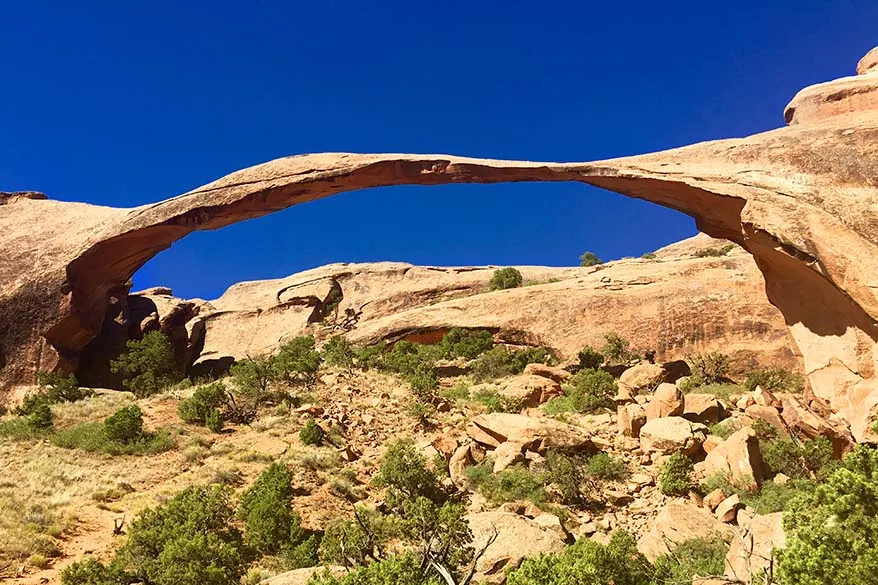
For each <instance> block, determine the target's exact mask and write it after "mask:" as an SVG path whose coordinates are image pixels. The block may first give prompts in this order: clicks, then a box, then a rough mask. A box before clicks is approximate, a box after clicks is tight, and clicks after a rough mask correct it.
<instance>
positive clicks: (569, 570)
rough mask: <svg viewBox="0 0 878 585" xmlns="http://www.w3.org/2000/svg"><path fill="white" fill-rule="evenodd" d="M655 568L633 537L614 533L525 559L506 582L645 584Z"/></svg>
mask: <svg viewBox="0 0 878 585" xmlns="http://www.w3.org/2000/svg"><path fill="white" fill-rule="evenodd" d="M653 573H654V571H653V568H652V565H650V564H649V561H647V560H646V558H645V557H644V556H643V555H642V554H640V553H639V552H637V542H636V541H635V540H634V537H633V536H631V535H630V534H628V533H627V532H624V531H617V532H614V533H613V536H612V537H611V538H610V542H609V544H607V545H602V544H600V543H597V542H595V541H593V540H591V539H588V538H581V539H579V540H578V541H576V543H575V544H572V545H570V546H568V547H565V548H564V549H563V550H562V551H561V552H558V553H554V554H544V555H540V556H537V557H531V558H529V559H525V560H524V561H523V562H522V563H521V566H520V567H519V568H517V569H515V570H513V571H512V572H510V573H509V577H508V578H507V580H506V583H507V585H556V584H559V585H560V584H570V585H573V584H575V585H646V584H648V583H652V582H653Z"/></svg>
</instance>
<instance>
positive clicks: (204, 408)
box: [177, 382, 229, 428]
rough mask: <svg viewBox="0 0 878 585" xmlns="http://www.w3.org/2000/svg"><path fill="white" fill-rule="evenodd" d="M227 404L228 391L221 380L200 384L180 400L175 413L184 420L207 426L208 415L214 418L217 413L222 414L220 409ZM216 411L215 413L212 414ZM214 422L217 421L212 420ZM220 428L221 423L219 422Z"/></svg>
mask: <svg viewBox="0 0 878 585" xmlns="http://www.w3.org/2000/svg"><path fill="white" fill-rule="evenodd" d="M228 405H229V392H228V390H226V386H225V384H224V383H222V382H214V383H213V384H207V385H206V386H201V387H200V388H198V389H197V390H195V393H194V394H192V396H190V397H189V398H186V399H184V400H182V401H181V402H180V404H179V405H178V406H177V413H178V414H179V415H180V418H181V419H183V420H184V421H186V422H188V423H192V424H197V425H204V426H209V425H208V424H207V419H208V417H212V418H214V419H216V416H217V414H219V415H220V417H221V416H222V411H223V409H225V408H226V407H227V406H228ZM214 413H217V414H214ZM213 422H214V424H215V423H216V422H217V421H216V420H214V421H213ZM220 428H222V424H221V423H220Z"/></svg>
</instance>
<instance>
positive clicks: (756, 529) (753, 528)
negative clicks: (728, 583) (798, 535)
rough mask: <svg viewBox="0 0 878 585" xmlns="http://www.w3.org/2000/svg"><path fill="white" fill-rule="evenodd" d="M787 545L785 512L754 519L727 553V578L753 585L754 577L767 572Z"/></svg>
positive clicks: (742, 528) (744, 528) (741, 531)
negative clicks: (779, 551) (784, 526)
mask: <svg viewBox="0 0 878 585" xmlns="http://www.w3.org/2000/svg"><path fill="white" fill-rule="evenodd" d="M785 545H786V537H785V535H784V530H783V513H782V512H775V513H774V514H765V515H756V516H754V517H753V518H752V519H751V520H750V522H749V523H748V524H747V525H746V526H742V527H741V530H740V534H738V536H736V538H734V539H732V544H731V546H730V547H729V552H728V553H727V554H726V562H725V565H726V571H725V574H726V577H729V578H731V579H736V580H738V581H741V582H742V583H750V580H751V577H752V576H754V575H756V574H758V573H759V572H760V571H762V570H764V569H767V568H768V567H769V565H770V564H771V562H772V560H773V559H776V558H777V554H776V552H775V551H777V550H779V549H782V548H783V547H784V546H785Z"/></svg>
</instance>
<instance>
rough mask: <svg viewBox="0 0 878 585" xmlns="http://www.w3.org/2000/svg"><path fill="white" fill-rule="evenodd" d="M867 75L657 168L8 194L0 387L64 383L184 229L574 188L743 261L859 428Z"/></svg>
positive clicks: (877, 168) (866, 294)
mask: <svg viewBox="0 0 878 585" xmlns="http://www.w3.org/2000/svg"><path fill="white" fill-rule="evenodd" d="M860 70H861V73H862V74H861V75H859V76H857V77H847V78H842V79H839V80H836V81H833V82H831V83H826V84H819V85H816V86H813V87H811V88H807V89H805V90H803V91H802V92H800V93H799V95H797V96H796V97H795V98H794V99H793V101H792V102H791V103H790V105H789V106H788V108H787V112H786V119H787V121H788V122H789V123H790V125H789V126H788V127H786V128H782V129H779V130H774V131H770V132H765V133H762V134H757V135H754V136H750V137H748V138H743V139H730V140H719V141H713V142H707V143H702V144H696V145H693V146H688V147H684V148H678V149H674V150H669V151H666V152H661V153H657V154H648V155H641V156H634V157H627V158H619V159H613V160H608V161H600V162H594V163H563V164H556V163H534V162H514V161H497V160H482V159H472V158H461V157H453V156H445V155H371V154H370V155H354V154H316V155H305V156H294V157H288V158H283V159H278V160H275V161H271V162H268V163H265V164H262V165H258V166H255V167H251V168H248V169H244V170H242V171H238V172H236V173H232V174H230V175H228V176H226V177H223V178H222V179H219V180H217V181H215V182H213V183H210V184H208V185H205V186H204V187H200V188H198V189H195V190H194V191H191V192H189V193H186V194H184V195H181V196H178V197H174V198H171V199H168V200H165V201H162V202H160V203H156V204H153V205H146V206H142V207H138V208H134V209H114V208H109V207H99V206H93V205H87V204H82V203H65V202H59V201H51V200H46V199H39V198H36V197H35V196H32V195H31V196H4V197H3V198H2V199H0V242H2V249H3V251H4V254H3V257H2V259H0V365H2V370H0V376H2V378H0V384H2V385H4V386H8V385H10V384H12V383H15V382H26V381H30V380H32V379H33V374H34V372H35V371H36V370H38V369H51V368H62V369H72V368H73V367H74V366H75V364H76V362H77V360H78V359H79V357H80V354H81V353H82V351H83V350H84V348H85V347H86V346H87V345H88V344H89V342H90V341H91V340H92V339H94V338H95V337H96V336H97V335H98V334H99V333H100V331H101V329H102V325H103V323H104V319H105V318H106V314H107V308H108V302H109V301H108V299H110V298H112V297H113V294H114V293H115V291H118V290H120V287H124V286H125V283H126V282H127V281H128V279H129V278H130V277H131V276H132V275H133V274H134V272H135V271H136V270H137V269H138V268H140V267H141V266H142V265H143V264H144V263H145V262H146V261H148V260H149V259H150V258H152V257H153V256H154V255H155V254H157V253H158V252H160V251H161V250H164V249H166V248H167V247H168V246H170V245H171V244H172V243H173V242H175V241H176V240H178V239H180V238H182V237H184V236H186V235H187V234H189V233H191V232H192V231H195V230H208V229H217V228H221V227H223V226H225V225H228V224H230V223H234V222H237V221H241V220H243V219H248V218H253V217H259V216H261V215H265V214H268V213H271V212H273V211H277V210H280V209H283V208H286V207H289V206H291V205H295V204H297V203H303V202H306V201H311V200H314V199H319V198H321V197H327V196H330V195H335V194H338V193H341V192H344V191H350V190H353V189H362V188H369V187H378V186H386V185H401V184H419V185H437V184H443V183H497V182H509V181H576V182H583V183H588V184H591V185H594V186H597V187H601V188H604V189H609V190H612V191H616V192H619V193H622V194H624V195H627V196H630V197H636V198H641V199H645V200H648V201H652V202H654V203H657V204H659V205H664V206H667V207H670V208H673V209H676V210H678V211H681V212H683V213H686V214H688V215H690V216H692V217H694V218H695V220H696V223H697V225H698V227H699V229H700V230H701V231H703V232H705V233H707V234H709V235H712V236H714V237H718V238H725V239H728V240H731V241H733V242H735V243H737V244H739V245H741V246H742V247H743V248H744V249H745V250H747V251H748V252H750V253H751V254H752V255H753V257H754V258H755V260H756V263H757V265H758V266H759V269H760V270H761V271H762V273H763V275H764V277H765V286H766V292H767V293H768V298H769V300H770V301H771V302H772V303H773V304H774V305H776V306H777V307H778V308H779V309H780V310H781V312H782V313H783V315H784V318H785V320H786V323H787V324H788V326H789V327H790V331H791V333H792V337H793V339H794V340H795V343H796V345H797V347H798V349H799V351H800V352H801V354H802V355H803V358H804V363H805V370H806V372H807V374H808V377H809V381H810V383H811V386H812V388H813V390H814V392H815V393H816V394H817V395H819V396H821V397H822V398H825V399H827V400H830V401H831V402H832V404H833V407H835V408H836V409H837V410H839V411H841V412H842V414H843V415H845V416H847V417H848V418H849V419H851V420H852V423H853V426H854V428H855V429H867V428H868V425H867V424H865V421H866V420H867V419H868V417H869V416H871V414H872V413H871V412H870V410H871V409H873V407H874V405H875V404H876V401H875V400H874V396H875V394H876V393H878V382H876V379H875V370H876V362H878V350H876V340H878V101H876V99H875V96H876V95H878V94H876V91H875V89H876V87H878V72H876V70H875V68H874V67H872V60H871V59H868V58H867V59H866V61H865V63H861V66H860ZM512 294H522V293H521V292H517V293H512ZM322 307H323V308H325V305H322ZM315 308H317V309H318V310H319V309H320V308H321V306H315ZM318 312H319V311H318ZM864 405H867V406H868V408H864ZM864 432H866V431H865V430H863V431H862V433H864ZM862 433H860V434H862Z"/></svg>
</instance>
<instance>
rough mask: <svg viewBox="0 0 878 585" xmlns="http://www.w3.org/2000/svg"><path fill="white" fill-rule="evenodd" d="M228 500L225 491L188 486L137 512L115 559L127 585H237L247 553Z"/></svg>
mask: <svg viewBox="0 0 878 585" xmlns="http://www.w3.org/2000/svg"><path fill="white" fill-rule="evenodd" d="M230 496H231V491H230V490H229V489H228V488H227V487H224V486H218V485H214V486H210V487H206V486H192V487H189V488H187V489H185V490H183V491H182V492H181V493H179V494H178V495H176V496H175V497H173V498H171V499H170V500H168V502H167V503H165V504H164V505H162V506H159V507H157V508H152V509H147V510H144V511H143V512H141V514H140V516H139V517H138V518H137V519H135V520H134V522H133V523H132V524H131V527H130V529H129V530H128V538H127V540H126V542H125V544H124V545H123V546H122V547H121V548H120V549H119V552H118V554H117V558H116V562H117V563H118V565H119V566H120V567H121V568H122V569H123V570H124V571H125V572H126V573H127V574H128V575H130V579H129V580H127V581H126V582H134V581H137V580H140V581H143V582H145V583H150V584H153V583H154V584H156V585H203V584H206V585H229V584H231V583H237V582H238V580H239V579H240V578H241V576H242V575H243V574H244V572H245V569H246V560H247V551H246V548H245V545H244V542H243V539H242V537H241V533H240V531H239V530H238V529H237V528H236V527H235V523H234V522H233V519H234V510H233V509H232V506H231V503H230Z"/></svg>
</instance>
